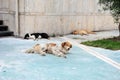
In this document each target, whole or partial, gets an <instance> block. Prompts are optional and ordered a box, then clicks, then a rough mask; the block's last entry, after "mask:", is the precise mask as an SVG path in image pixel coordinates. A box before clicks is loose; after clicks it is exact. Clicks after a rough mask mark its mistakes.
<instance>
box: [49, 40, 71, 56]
mask: <svg viewBox="0 0 120 80" xmlns="http://www.w3.org/2000/svg"><path fill="white" fill-rule="evenodd" d="M70 48H72V44H71V43H70V42H68V41H67V42H63V43H61V45H60V46H57V45H56V44H55V43H48V44H47V53H51V54H54V55H55V56H58V57H64V58H66V54H67V53H68V51H69V50H70Z"/></svg>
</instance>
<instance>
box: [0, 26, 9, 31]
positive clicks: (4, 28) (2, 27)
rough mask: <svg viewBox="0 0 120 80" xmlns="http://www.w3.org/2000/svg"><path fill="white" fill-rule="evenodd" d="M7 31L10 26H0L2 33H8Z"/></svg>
mask: <svg viewBox="0 0 120 80" xmlns="http://www.w3.org/2000/svg"><path fill="white" fill-rule="evenodd" d="M7 30H8V26H6V25H0V31H7Z"/></svg>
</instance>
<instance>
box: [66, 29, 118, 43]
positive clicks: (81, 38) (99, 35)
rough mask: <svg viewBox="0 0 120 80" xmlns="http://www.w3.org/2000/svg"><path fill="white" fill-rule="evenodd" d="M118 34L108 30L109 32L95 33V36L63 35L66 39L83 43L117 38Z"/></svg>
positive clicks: (115, 31)
mask: <svg viewBox="0 0 120 80" xmlns="http://www.w3.org/2000/svg"><path fill="white" fill-rule="evenodd" d="M118 35H119V32H118V30H109V31H101V32H96V34H89V35H83V36H81V35H65V37H67V38H71V39H74V40H76V41H77V42H79V43H81V42H85V41H92V40H98V39H103V38H111V37H114V36H118Z"/></svg>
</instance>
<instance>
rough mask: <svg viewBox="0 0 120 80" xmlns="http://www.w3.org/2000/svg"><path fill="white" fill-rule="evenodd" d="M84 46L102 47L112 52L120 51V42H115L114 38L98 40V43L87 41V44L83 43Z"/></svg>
mask: <svg viewBox="0 0 120 80" xmlns="http://www.w3.org/2000/svg"><path fill="white" fill-rule="evenodd" d="M82 44H84V45H88V46H94V47H102V48H105V49H111V50H120V40H117V41H116V40H113V39H112V38H109V39H103V40H96V41H87V42H82Z"/></svg>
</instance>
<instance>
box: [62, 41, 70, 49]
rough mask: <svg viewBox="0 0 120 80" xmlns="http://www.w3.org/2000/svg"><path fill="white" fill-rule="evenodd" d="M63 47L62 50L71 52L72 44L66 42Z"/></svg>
mask: <svg viewBox="0 0 120 80" xmlns="http://www.w3.org/2000/svg"><path fill="white" fill-rule="evenodd" d="M61 46H62V48H64V49H65V50H67V51H68V50H70V48H72V44H71V43H70V42H68V41H66V42H63V43H62V44H61Z"/></svg>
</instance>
